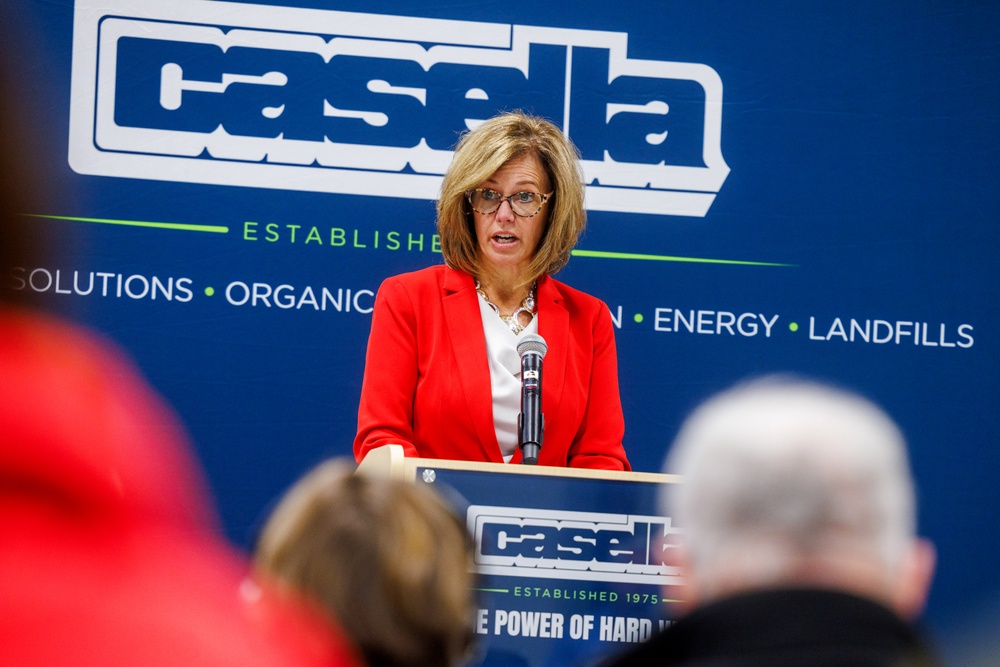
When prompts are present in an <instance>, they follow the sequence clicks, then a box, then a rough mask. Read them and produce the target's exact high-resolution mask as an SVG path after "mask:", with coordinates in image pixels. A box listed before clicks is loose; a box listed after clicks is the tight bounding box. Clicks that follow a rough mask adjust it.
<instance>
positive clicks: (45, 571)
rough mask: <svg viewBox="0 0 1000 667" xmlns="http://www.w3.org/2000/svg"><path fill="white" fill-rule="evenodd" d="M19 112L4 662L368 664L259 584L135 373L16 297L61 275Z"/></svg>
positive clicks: (0, 505)
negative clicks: (42, 278) (31, 219)
mask: <svg viewBox="0 0 1000 667" xmlns="http://www.w3.org/2000/svg"><path fill="white" fill-rule="evenodd" d="M5 65H6V63H5V62H0V89H2V90H4V91H12V90H13V89H12V87H10V85H9V84H11V81H10V80H9V79H8V78H7V73H6V72H5V71H4V70H5ZM18 98H19V96H18V95H16V94H14V93H13V92H11V93H10V94H9V95H6V96H5V97H4V98H3V102H2V104H0V127H3V128H4V131H3V132H0V173H3V174H4V179H3V180H2V181H0V535H2V537H0V662H3V664H5V665H18V666H19V667H49V666H51V665H75V666H77V667H91V666H93V667H97V666H100V667H117V666H121V667H125V666H128V667H133V666H135V665H143V666H145V667H177V666H179V665H183V666H184V667H209V666H212V667H225V666H232V667H320V666H323V667H337V666H343V667H354V666H356V665H357V666H360V665H361V662H360V660H359V659H358V658H357V657H356V652H355V650H354V648H353V647H352V646H351V644H350V643H349V642H348V641H347V640H346V639H345V638H344V637H343V636H342V634H341V633H340V632H339V631H338V630H337V629H336V628H334V627H333V626H332V625H331V624H329V623H328V622H327V621H326V619H325V618H323V617H321V616H320V615H319V612H318V611H315V610H313V609H311V608H306V607H305V606H304V604H300V603H299V602H296V601H294V600H291V599H285V597H284V596H279V595H278V594H277V593H275V592H272V591H273V588H271V587H269V586H268V585H266V584H262V585H253V584H251V583H250V582H249V580H248V579H246V575H247V573H248V572H249V567H248V564H247V563H246V561H245V559H244V558H243V557H241V556H240V555H239V554H238V553H237V552H236V551H234V550H233V549H232V548H231V547H230V546H229V545H228V544H227V543H226V542H225V541H224V540H223V539H222V538H221V537H220V536H219V535H218V533H217V531H216V521H215V516H214V512H213V510H212V507H211V505H210V504H209V500H208V494H207V492H206V485H205V483H204V480H203V479H202V477H201V475H200V471H199V469H198V467H197V466H196V465H195V462H194V460H193V458H192V456H191V453H190V449H189V446H188V443H187V440H186V439H185V436H184V434H183V432H182V429H181V427H180V425H179V423H178V421H177V420H176V419H175V418H174V416H173V415H172V413H171V411H170V410H169V409H168V408H167V406H166V405H165V403H164V402H163V401H162V399H160V397H159V396H158V395H157V394H156V393H155V392H154V391H153V390H152V389H151V388H150V387H149V385H148V384H147V383H146V382H145V381H144V380H143V379H142V378H141V377H140V376H139V374H138V373H137V371H136V370H135V369H134V368H133V366H132V364H131V363H129V362H128V361H127V360H126V359H125V358H124V357H123V355H122V354H121V353H119V352H118V351H117V350H116V349H115V348H114V347H113V346H112V345H110V344H109V343H107V342H104V341H102V340H100V339H99V338H98V337H97V336H95V335H94V334H92V333H91V332H89V331H87V330H85V329H83V328H82V327H78V326H75V325H71V324H68V323H66V322H64V321H62V320H60V319H58V318H56V317H54V316H51V315H43V314H41V313H40V312H39V311H38V310H37V304H33V303H31V302H32V297H33V295H32V294H31V293H30V291H29V290H21V291H17V290H16V283H13V284H14V285H15V288H14V289H11V281H10V280H9V276H10V273H9V272H10V270H11V269H12V268H15V267H22V268H23V267H25V266H27V267H32V266H45V265H46V264H45V263H46V262H48V261H50V260H49V258H48V252H46V251H44V249H43V248H42V247H41V245H40V244H39V243H38V238H37V229H36V228H34V227H32V226H31V225H30V224H29V223H28V222H27V221H26V220H25V219H23V218H21V217H19V215H17V214H20V213H24V212H32V211H36V210H38V209H37V208H35V206H36V202H37V201H39V200H40V198H38V197H37V196H36V193H37V192H39V191H40V188H38V187H37V182H36V180H35V176H36V175H37V174H38V173H40V172H38V171H35V170H34V169H32V166H31V162H30V160H27V159H22V157H23V156H26V155H28V156H30V155H32V153H31V152H30V151H28V150H27V149H26V147H25V146H23V145H22V143H21V142H25V143H26V142H30V141H31V135H30V134H28V133H27V132H24V131H22V130H23V128H22V123H21V122H20V120H21V119H23V118H24V115H23V114H14V113H13V111H12V109H11V106H10V105H11V104H12V103H13V102H14V101H16V100H17V99H18Z"/></svg>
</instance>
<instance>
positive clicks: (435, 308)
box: [354, 113, 630, 470]
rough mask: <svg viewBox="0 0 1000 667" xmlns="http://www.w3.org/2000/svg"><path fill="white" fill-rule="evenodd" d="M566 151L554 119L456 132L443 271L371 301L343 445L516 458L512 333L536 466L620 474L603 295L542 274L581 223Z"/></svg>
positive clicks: (574, 171) (412, 276)
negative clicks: (527, 397) (536, 391)
mask: <svg viewBox="0 0 1000 667" xmlns="http://www.w3.org/2000/svg"><path fill="white" fill-rule="evenodd" d="M583 194H584V186H583V179H582V176H581V174H580V168H579V159H578V154H577V152H576V149H575V148H574V147H573V145H572V144H571V143H570V142H569V140H568V139H567V138H566V137H565V136H564V135H563V134H562V132H561V131H560V130H559V128H557V127H556V126H555V125H553V124H552V123H550V122H548V121H546V120H544V119H541V118H537V117H533V116H528V115H525V114H523V113H508V114H502V115H500V116H496V117H494V118H492V119H490V120H488V121H486V122H485V123H483V124H482V125H480V126H479V127H478V128H476V129H475V130H473V131H472V132H469V133H468V134H466V135H465V136H464V137H463V138H462V140H461V141H460V142H459V145H458V147H457V149H456V151H455V156H454V159H453V161H452V163H451V166H450V167H449V169H448V173H447V174H446V175H445V177H444V181H443V183H442V188H441V198H440V200H439V201H438V221H437V224H438V231H439V233H440V237H441V251H442V253H443V254H444V259H445V264H446V265H445V266H432V267H430V268H427V269H423V270H421V271H416V272H413V273H407V274H403V275H398V276H394V277H391V278H389V279H387V280H386V281H384V282H383V283H382V286H381V287H380V288H379V291H378V295H377V297H376V299H375V309H374V312H373V314H372V327H371V334H370V337H369V339H368V353H367V357H366V362H365V375H364V382H363V386H362V389H361V402H360V406H359V409H358V431H357V436H356V437H355V440H354V454H355V457H356V459H357V460H358V461H361V460H362V459H363V458H364V457H365V456H366V455H367V453H368V452H369V451H371V450H372V449H374V448H376V447H380V446H383V445H387V444H399V445H402V446H403V449H404V453H405V454H406V455H408V456H420V457H427V458H442V459H460V460H468V461H487V462H495V463H501V462H505V461H506V462H511V463H519V462H521V452H520V451H519V449H518V446H517V445H518V434H517V417H518V413H519V412H520V390H521V377H520V375H521V366H520V363H521V362H520V357H519V355H518V353H517V349H516V348H517V344H518V342H519V341H520V340H521V339H522V338H523V337H524V336H525V335H527V334H538V335H541V337H542V338H543V339H544V340H545V341H546V343H547V346H548V351H547V354H546V355H545V359H544V372H543V377H542V384H543V403H542V408H543V413H544V416H545V417H544V419H545V421H544V424H545V429H544V438H543V442H542V446H541V451H540V453H539V458H538V463H539V464H540V465H550V466H573V467H582V468H602V469H609V470H630V466H629V463H628V459H627V457H626V455H625V450H624V448H623V447H622V438H623V435H624V431H625V423H624V418H623V416H622V407H621V398H620V396H619V393H618V361H617V354H616V351H615V338H614V328H613V324H612V321H611V314H610V312H609V310H608V307H607V305H605V304H604V303H603V302H601V301H600V300H599V299H597V298H595V297H593V296H590V295H588V294H585V293H583V292H580V291H578V290H575V289H573V288H571V287H569V286H568V285H565V284H563V283H561V282H559V281H557V280H555V279H554V278H552V277H551V276H552V274H554V273H556V272H557V271H558V270H560V269H561V268H562V267H563V266H565V264H566V262H567V261H569V256H570V251H571V250H572V249H573V246H574V245H576V242H577V238H578V237H579V235H580V232H581V231H582V230H583V227H584V223H585V219H586V212H585V210H584V206H583Z"/></svg>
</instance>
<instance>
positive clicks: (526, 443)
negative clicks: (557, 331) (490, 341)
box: [517, 334, 549, 465]
mask: <svg viewBox="0 0 1000 667" xmlns="http://www.w3.org/2000/svg"><path fill="white" fill-rule="evenodd" d="M548 349H549V346H548V345H546V344H545V339H544V338H542V337H541V336H539V335H538V334H527V335H525V336H524V337H523V338H521V340H520V342H518V344H517V353H518V354H519V355H520V356H521V414H519V415H518V416H517V446H518V447H520V448H521V462H522V463H524V464H525V465H535V464H537V463H538V450H540V449H541V448H542V435H543V434H544V431H545V418H544V417H543V416H542V358H543V357H544V356H545V353H546V352H547V351H548Z"/></svg>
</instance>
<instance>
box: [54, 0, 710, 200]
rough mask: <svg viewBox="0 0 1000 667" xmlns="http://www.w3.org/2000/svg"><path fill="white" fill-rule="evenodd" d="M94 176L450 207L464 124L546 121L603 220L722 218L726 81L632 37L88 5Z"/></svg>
mask: <svg viewBox="0 0 1000 667" xmlns="http://www.w3.org/2000/svg"><path fill="white" fill-rule="evenodd" d="M73 45H74V48H73V75H72V98H71V99H72V103H71V111H70V114H71V118H70V142H69V163H70V166H71V167H72V168H73V169H74V170H75V171H77V172H78V173H81V174H93V175H102V176H118V177H127V178H142V179H153V180H168V181H182V182H194V183H207V184H217V185H232V186H246V187H256V188H276V189H287V190H305V191H314V192H334V193H349V194H360V195H370V196H390V197H404V198H416V199H434V198H436V197H437V195H438V192H439V190H440V184H441V178H442V175H443V174H444V172H445V170H446V169H447V167H448V164H449V162H450V160H451V156H452V149H453V148H454V145H455V143H456V140H457V138H458V136H459V135H460V133H461V132H463V131H465V130H466V129H470V128H474V127H475V126H476V125H477V124H479V123H481V122H483V120H485V119H486V118H489V117H490V116H492V115H494V114H495V113H496V112H497V111H498V110H506V109H524V110H526V111H528V112H530V113H535V114H538V115H542V116H545V117H547V118H549V119H551V120H553V121H554V122H556V123H557V124H559V125H560V126H561V127H562V129H563V131H564V132H566V133H567V134H568V136H570V138H572V139H573V141H574V142H575V143H576V144H577V146H578V147H579V149H580V152H581V156H582V158H583V168H584V176H585V179H586V182H587V207H588V208H589V209H591V210H604V211H619V212H631V213H656V214H669V215H685V216H699V217H700V216H704V215H705V214H706V213H707V211H708V209H709V207H710V206H711V204H712V202H713V200H714V198H715V195H716V193H717V192H718V191H719V189H720V188H721V187H722V184H723V182H724V181H725V180H726V176H727V175H728V173H729V167H728V166H727V165H726V163H725V160H724V159H723V157H722V152H721V145H720V141H721V127H722V81H721V79H720V78H719V76H718V74H717V73H716V72H715V71H714V70H713V69H712V68H711V67H709V66H707V65H704V64H698V63H685V62H668V61H659V60H638V59H631V58H629V57H628V35H627V34H626V33H617V32H604V31H593V30H575V29H570V28H551V27H545V28H543V27H534V26H523V25H506V24H499V23H480V22H472V21H458V20H446V19H425V18H413V17H403V16H391V15H379V14H362V13H353V12H340V11H327V10H316V9H305V8H295V7H276V6H265V5H254V4H243V3H233V2H206V1H204V0H172V1H171V2H169V3H166V2H161V1H160V0H78V1H77V3H76V9H75V21H74V35H73Z"/></svg>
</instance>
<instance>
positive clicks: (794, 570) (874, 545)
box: [663, 377, 934, 617]
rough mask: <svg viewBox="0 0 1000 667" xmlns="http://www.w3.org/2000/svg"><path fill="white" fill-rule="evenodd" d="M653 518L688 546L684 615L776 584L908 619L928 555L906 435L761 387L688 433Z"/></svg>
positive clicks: (711, 408)
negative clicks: (919, 534) (819, 591)
mask: <svg viewBox="0 0 1000 667" xmlns="http://www.w3.org/2000/svg"><path fill="white" fill-rule="evenodd" d="M666 471H667V472H670V473H676V474H679V475H681V476H682V477H683V480H682V482H681V483H680V484H678V485H674V486H675V488H672V489H671V490H670V491H669V492H668V495H667V496H666V506H665V507H664V508H663V509H664V511H665V512H667V513H668V515H670V516H672V517H673V518H674V520H675V521H676V523H677V524H678V525H679V526H680V527H681V528H682V530H683V531H684V534H685V539H684V545H683V547H682V548H681V549H682V551H681V557H680V559H679V560H680V562H681V565H682V568H683V570H684V572H685V578H686V580H687V585H688V587H689V590H688V591H687V598H688V602H689V603H690V604H698V603H700V602H705V601H709V600H712V599H714V598H718V597H722V596H725V595H729V594H732V593H736V592H740V591H744V590H751V589H756V588H765V587H774V586H796V585H806V586H819V587H829V588H836V589H845V590H848V591H849V592H854V593H857V594H861V595H865V596H867V597H870V598H874V599H876V600H878V601H880V602H883V603H885V604H886V605H887V606H890V607H892V608H893V609H895V610H896V611H897V612H898V613H899V614H900V615H901V616H904V617H913V616H915V615H917V614H918V613H919V612H920V611H921V609H922V607H923V603H924V600H925V597H926V593H927V589H928V587H929V584H930V578H931V573H932V571H933V563H934V555H933V549H932V548H931V547H930V545H929V544H928V543H926V542H923V541H921V540H918V539H916V537H915V532H914V531H915V523H916V509H915V503H914V491H913V481H912V479H911V476H910V471H909V465H908V463H907V457H906V445H905V442H904V440H903V436H902V434H901V433H900V431H899V429H898V428H897V427H896V425H895V424H894V423H893V421H892V420H891V419H890V418H889V416H888V415H886V414H885V413H884V412H883V411H882V410H880V409H879V408H878V407H876V406H875V405H874V404H872V403H871V402H869V401H868V400H866V399H864V398H862V397H860V396H857V395H854V394H851V393H847V392H844V391H840V390H837V389H834V388H831V387H827V386H824V385H820V384H816V383H811V382H805V381H799V380H792V379H787V378H777V377H774V378H765V379H762V380H757V381H754V382H750V383H747V384H743V385H739V386H737V387H735V388H734V389H731V390H729V391H726V392H723V393H722V394H720V395H718V396H716V397H715V398H713V399H711V400H709V401H708V402H706V403H705V404H704V405H702V406H701V407H700V408H698V409H697V410H696V411H695V412H694V413H693V414H692V415H691V416H690V417H689V418H688V420H687V421H686V422H685V423H684V425H683V427H682V429H681V432H680V433H679V435H678V436H677V439H676V441H675V442H674V445H673V447H672V449H671V451H670V455H669V456H668V458H667V463H666Z"/></svg>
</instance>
